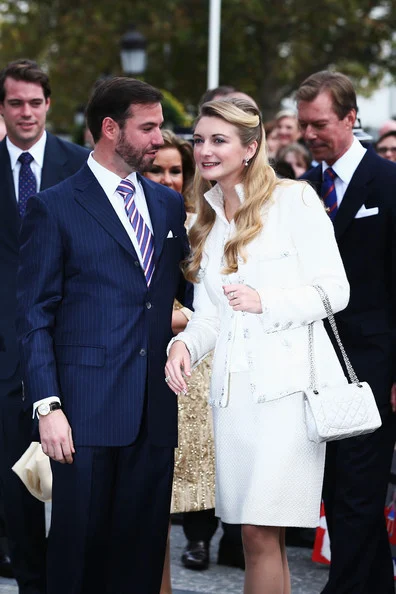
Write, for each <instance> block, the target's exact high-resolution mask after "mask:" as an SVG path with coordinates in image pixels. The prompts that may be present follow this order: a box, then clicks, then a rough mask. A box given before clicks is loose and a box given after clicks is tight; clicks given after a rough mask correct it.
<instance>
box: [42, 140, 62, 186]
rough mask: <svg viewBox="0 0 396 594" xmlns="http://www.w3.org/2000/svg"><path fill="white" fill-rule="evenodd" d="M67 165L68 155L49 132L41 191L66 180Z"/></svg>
mask: <svg viewBox="0 0 396 594" xmlns="http://www.w3.org/2000/svg"><path fill="white" fill-rule="evenodd" d="M66 163H67V155H66V153H64V152H63V151H61V150H60V147H59V144H58V143H57V141H56V138H55V136H52V134H50V133H49V132H47V140H46V143H45V150H44V161H43V169H42V171H41V184H40V190H46V189H47V188H50V187H51V186H55V185H56V184H58V183H59V182H61V181H63V180H64V179H65V172H64V168H65V166H66Z"/></svg>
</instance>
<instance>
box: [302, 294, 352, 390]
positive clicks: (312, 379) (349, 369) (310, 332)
mask: <svg viewBox="0 0 396 594" xmlns="http://www.w3.org/2000/svg"><path fill="white" fill-rule="evenodd" d="M314 289H316V290H317V292H318V293H319V295H320V298H321V300H322V303H323V306H324V308H325V311H326V315H327V318H328V320H329V322H330V326H331V329H332V331H333V334H334V336H335V339H336V341H337V344H338V347H339V349H340V351H341V355H342V358H343V359H344V363H345V366H346V368H347V372H348V375H349V379H350V380H351V383H353V384H359V380H358V378H357V375H356V373H355V371H354V369H353V367H352V364H351V362H350V360H349V358H348V355H347V354H346V352H345V349H344V345H343V344H342V342H341V338H340V335H339V334H338V328H337V324H336V321H335V319H334V314H333V310H332V308H331V304H330V300H329V298H328V296H327V294H326V292H325V291H324V290H323V289H322V287H321V286H320V285H314ZM308 349H309V370H310V386H309V387H310V389H312V390H317V381H316V368H315V357H314V334H313V322H311V324H309V326H308Z"/></svg>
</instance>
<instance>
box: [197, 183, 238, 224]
mask: <svg viewBox="0 0 396 594" xmlns="http://www.w3.org/2000/svg"><path fill="white" fill-rule="evenodd" d="M235 191H236V193H237V194H238V197H239V200H240V202H241V204H242V203H243V201H244V200H245V192H244V190H243V185H242V184H237V185H236V186H235ZM204 196H205V200H206V202H207V203H208V204H209V205H210V206H211V207H212V208H213V210H214V211H215V213H216V214H217V215H218V216H219V217H220V218H221V219H222V220H224V221H225V222H226V223H227V224H229V223H228V221H227V218H226V216H225V212H224V194H223V190H222V189H221V187H220V185H219V184H216V185H215V186H213V188H211V189H210V190H208V191H207V192H205V194H204Z"/></svg>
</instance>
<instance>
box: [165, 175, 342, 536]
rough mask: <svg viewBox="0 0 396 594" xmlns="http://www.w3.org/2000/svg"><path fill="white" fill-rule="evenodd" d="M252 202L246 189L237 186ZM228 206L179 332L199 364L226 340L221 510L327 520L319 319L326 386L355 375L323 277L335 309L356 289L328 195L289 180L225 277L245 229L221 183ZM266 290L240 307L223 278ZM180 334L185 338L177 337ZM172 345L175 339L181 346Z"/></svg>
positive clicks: (219, 365) (220, 381) (219, 393)
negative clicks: (316, 396)
mask: <svg viewBox="0 0 396 594" xmlns="http://www.w3.org/2000/svg"><path fill="white" fill-rule="evenodd" d="M236 189H237V192H238V195H239V196H240V199H241V201H242V200H243V199H244V198H243V188H242V186H237V188H236ZM205 197H206V199H207V201H208V202H209V204H210V205H211V206H212V208H213V209H214V210H215V212H216V215H217V216H216V220H215V224H214V226H213V228H212V230H211V232H210V234H209V236H208V239H207V241H206V244H205V253H204V257H203V261H202V265H201V274H200V278H201V280H200V282H199V283H197V284H196V285H195V296H194V313H193V315H192V318H191V320H190V322H189V323H188V325H187V327H186V329H185V331H184V332H182V333H180V334H178V336H177V338H176V340H182V341H183V342H185V344H186V346H187V347H188V349H189V351H190V353H191V357H192V362H193V363H196V362H197V361H199V360H200V359H201V358H202V357H204V356H205V355H206V354H207V353H208V352H210V351H211V350H212V349H213V348H214V347H215V355H214V362H213V369H212V383H211V396H210V399H211V403H212V405H213V406H214V408H213V415H214V435H215V455H216V515H218V516H220V517H221V519H222V520H223V521H225V522H228V523H231V524H238V523H250V524H256V525H275V526H307V527H310V526H316V525H317V524H318V522H319V508H320V499H321V488H322V480H323V469H324V455H325V445H324V444H315V443H312V442H310V441H309V440H308V437H307V431H306V427H305V424H304V407H303V394H302V391H303V390H304V389H306V388H307V387H308V386H309V362H308V327H307V325H308V324H309V323H310V322H315V323H314V345H315V358H316V359H315V360H316V365H317V376H318V383H319V385H321V386H324V385H336V384H339V383H340V382H343V381H345V382H346V381H347V380H346V378H345V376H344V374H343V371H342V368H341V366H340V364H339V362H338V359H337V356H336V353H335V352H334V349H333V347H332V344H331V342H330V339H329V337H328V336H327V333H326V331H325V329H324V326H323V322H322V319H323V318H325V317H326V312H325V310H324V307H323V304H322V301H321V299H320V296H319V294H318V293H317V291H316V289H315V288H314V286H313V285H316V284H318V285H321V286H322V287H323V288H324V290H325V291H326V293H327V294H328V296H329V299H330V301H331V304H332V307H333V310H334V311H339V310H341V309H343V308H344V307H346V305H347V303H348V299H349V285H348V281H347V279H346V275H345V271H344V268H343V265H342V261H341V258H340V255H339V251H338V247H337V244H336V242H335V238H334V231H333V227H332V224H331V221H330V219H329V218H328V216H327V214H326V212H325V210H324V208H323V205H322V203H321V201H320V200H319V198H318V196H317V195H316V194H315V192H314V191H313V190H312V188H311V187H310V186H308V185H307V184H305V183H302V182H290V183H288V182H286V183H283V184H282V185H280V186H278V187H277V188H276V190H275V192H274V195H273V198H272V200H271V201H270V202H269V203H268V204H267V206H266V207H265V209H264V211H263V222H264V225H263V230H262V232H261V234H260V236H259V237H257V238H256V239H255V240H254V241H253V242H251V243H250V244H249V245H248V246H247V249H246V254H247V260H246V262H243V261H242V259H241V258H240V259H239V265H238V268H239V270H238V272H237V273H236V274H233V275H230V276H225V275H223V274H222V272H221V271H222V268H223V261H222V258H223V249H224V244H225V242H226V241H227V239H228V238H229V236H230V234H232V233H233V232H234V229H235V227H234V223H233V222H231V223H228V221H227V219H226V217H225V215H224V208H223V197H222V193H221V190H220V187H219V186H215V187H214V188H213V189H212V190H211V191H210V192H208V193H207V194H206V195H205ZM227 283H245V284H247V285H250V286H251V287H253V288H256V289H257V291H258V293H259V295H260V298H261V302H262V306H263V313H262V314H249V313H242V312H237V313H235V312H233V310H232V309H231V307H230V306H229V303H228V300H227V298H226V297H225V295H224V292H223V289H222V286H223V285H224V284H227ZM173 341H174V340H173ZM173 341H172V342H173Z"/></svg>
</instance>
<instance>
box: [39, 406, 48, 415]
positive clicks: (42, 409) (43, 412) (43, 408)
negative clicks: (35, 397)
mask: <svg viewBox="0 0 396 594" xmlns="http://www.w3.org/2000/svg"><path fill="white" fill-rule="evenodd" d="M37 410H38V412H39V415H48V413H49V411H50V405H49V404H47V403H44V404H40V406H39V407H38V409H37Z"/></svg>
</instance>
